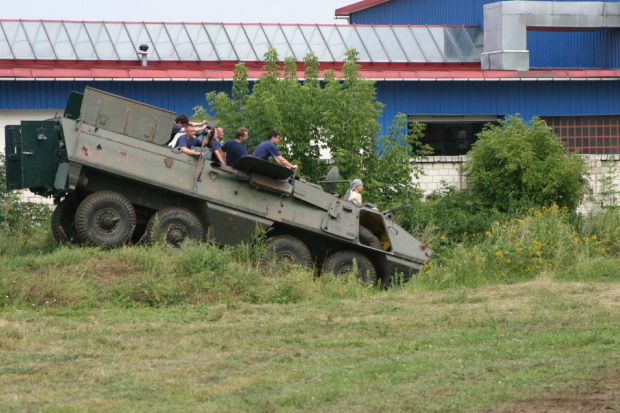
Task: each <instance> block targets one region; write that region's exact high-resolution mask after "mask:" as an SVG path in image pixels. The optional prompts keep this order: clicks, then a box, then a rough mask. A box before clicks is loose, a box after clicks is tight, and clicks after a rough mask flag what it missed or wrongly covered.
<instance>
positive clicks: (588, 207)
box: [417, 155, 620, 214]
mask: <svg viewBox="0 0 620 413" xmlns="http://www.w3.org/2000/svg"><path fill="white" fill-rule="evenodd" d="M582 156H583V157H584V158H585V159H586V160H587V162H588V166H589V168H590V177H589V181H590V187H591V188H592V194H593V196H592V197H588V198H584V200H583V202H582V204H581V206H580V207H579V208H578V212H580V213H583V214H586V213H589V212H596V211H598V210H599V209H600V208H599V206H598V204H597V202H598V201H600V200H601V199H602V198H603V197H602V196H601V195H600V192H601V190H602V188H601V183H600V180H601V179H602V178H604V177H606V176H613V184H614V187H615V190H616V195H615V197H616V198H617V199H619V200H620V155H582ZM466 161H467V157H466V156H431V157H429V158H428V159H426V160H425V161H422V162H418V164H417V165H418V167H420V168H421V169H422V171H423V172H424V175H422V176H421V177H420V179H419V180H418V182H419V184H420V188H421V189H422V190H423V191H424V195H428V194H430V193H432V192H433V191H438V190H440V189H442V188H444V187H445V186H446V185H447V186H454V187H455V188H457V189H467V180H466V177H465V175H464V174H463V170H462V169H463V165H464V163H465V162H466ZM610 161H611V163H612V164H613V163H615V166H610V165H609V163H610ZM612 196H613V195H612Z"/></svg>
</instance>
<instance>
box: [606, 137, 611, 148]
mask: <svg viewBox="0 0 620 413" xmlns="http://www.w3.org/2000/svg"><path fill="white" fill-rule="evenodd" d="M609 145H611V142H610V139H609V138H605V146H609Z"/></svg>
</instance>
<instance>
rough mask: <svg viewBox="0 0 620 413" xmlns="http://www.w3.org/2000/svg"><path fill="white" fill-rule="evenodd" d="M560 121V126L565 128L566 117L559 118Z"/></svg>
mask: <svg viewBox="0 0 620 413" xmlns="http://www.w3.org/2000/svg"><path fill="white" fill-rule="evenodd" d="M560 119H561V121H560V125H562V126H566V117H565V116H564V117H562V118H560Z"/></svg>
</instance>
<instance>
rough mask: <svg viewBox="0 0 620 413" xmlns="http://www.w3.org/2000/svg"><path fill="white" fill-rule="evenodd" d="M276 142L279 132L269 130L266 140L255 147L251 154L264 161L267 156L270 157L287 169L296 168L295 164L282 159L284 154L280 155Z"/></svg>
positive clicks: (278, 138)
mask: <svg viewBox="0 0 620 413" xmlns="http://www.w3.org/2000/svg"><path fill="white" fill-rule="evenodd" d="M278 142H280V134H279V133H278V132H277V131H275V130H272V131H271V132H269V135H268V136H267V140H264V141H263V142H261V143H260V144H259V145H258V146H257V147H256V150H255V151H254V153H253V154H252V156H253V157H254V158H258V159H262V160H264V161H266V160H268V159H269V157H272V158H273V160H274V161H276V162H277V163H279V164H280V165H282V166H286V167H287V168H289V169H297V165H293V164H292V163H290V162H289V161H287V160H286V159H284V156H282V155H280V151H278V148H277V147H276V145H277V144H278Z"/></svg>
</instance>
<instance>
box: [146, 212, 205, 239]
mask: <svg viewBox="0 0 620 413" xmlns="http://www.w3.org/2000/svg"><path fill="white" fill-rule="evenodd" d="M158 224H159V225H158ZM158 233H161V235H162V236H163V239H164V242H165V243H166V244H168V245H171V246H173V247H178V246H180V245H181V243H183V241H185V240H186V239H191V240H195V241H201V240H202V239H203V238H204V236H205V230H204V226H203V225H202V222H201V221H200V219H199V218H198V217H197V216H196V214H194V213H193V212H192V211H190V210H188V209H185V208H179V207H169V208H164V209H161V210H159V211H157V213H155V214H154V215H153V216H152V217H151V219H150V220H149V222H148V223H147V224H146V229H145V231H144V239H145V241H146V243H147V244H150V245H152V244H153V243H155V240H156V239H157V236H158Z"/></svg>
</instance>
